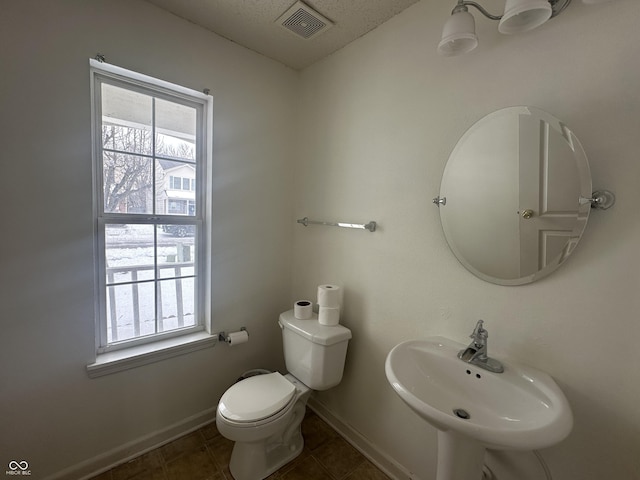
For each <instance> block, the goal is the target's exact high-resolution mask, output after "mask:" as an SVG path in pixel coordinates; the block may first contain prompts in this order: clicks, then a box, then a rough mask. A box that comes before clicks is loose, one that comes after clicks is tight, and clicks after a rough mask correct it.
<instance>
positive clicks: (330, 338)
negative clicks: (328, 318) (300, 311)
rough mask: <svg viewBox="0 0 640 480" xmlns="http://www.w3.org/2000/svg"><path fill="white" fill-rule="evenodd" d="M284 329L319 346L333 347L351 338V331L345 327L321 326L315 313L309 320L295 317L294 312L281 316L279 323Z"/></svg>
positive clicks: (290, 311)
mask: <svg viewBox="0 0 640 480" xmlns="http://www.w3.org/2000/svg"><path fill="white" fill-rule="evenodd" d="M278 323H279V324H280V326H281V327H282V328H286V329H289V330H291V331H293V332H295V333H297V334H298V335H300V336H302V337H304V338H306V339H307V340H310V341H311V342H313V343H316V344H318V345H333V344H335V343H339V342H343V341H345V340H349V339H350V338H351V330H349V329H348V328H347V327H345V326H343V325H332V326H328V325H320V323H318V315H316V314H315V313H314V314H313V316H312V317H311V318H310V319H309V320H300V319H297V318H296V317H295V315H294V314H293V310H289V311H288V312H284V313H282V314H280V320H279V321H278Z"/></svg>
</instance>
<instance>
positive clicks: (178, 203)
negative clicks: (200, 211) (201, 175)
mask: <svg viewBox="0 0 640 480" xmlns="http://www.w3.org/2000/svg"><path fill="white" fill-rule="evenodd" d="M156 182H157V187H156V188H157V194H156V213H157V214H159V215H162V214H166V215H189V216H194V215H195V214H196V210H195V201H196V192H195V190H191V182H193V183H194V184H195V183H196V169H195V165H192V164H189V163H184V162H174V161H171V160H158V161H157V162H156ZM184 187H186V188H185V189H184V190H183V188H184ZM190 202H192V203H191V204H190ZM190 205H192V206H191V207H190Z"/></svg>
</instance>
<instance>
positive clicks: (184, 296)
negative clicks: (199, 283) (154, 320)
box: [158, 278, 196, 332]
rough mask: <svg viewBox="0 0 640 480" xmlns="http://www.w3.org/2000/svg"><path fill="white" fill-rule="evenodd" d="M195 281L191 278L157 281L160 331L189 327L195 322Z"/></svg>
mask: <svg viewBox="0 0 640 480" xmlns="http://www.w3.org/2000/svg"><path fill="white" fill-rule="evenodd" d="M194 285H195V281H194V279H193V278H181V279H174V280H163V281H161V282H160V283H159V286H160V292H161V294H160V297H161V301H160V302H159V303H160V305H161V310H162V315H161V316H160V318H161V321H160V322H159V325H158V329H159V330H160V331H165V332H166V331H168V330H174V329H176V328H182V327H191V326H194V325H195V324H196V322H195V287H194Z"/></svg>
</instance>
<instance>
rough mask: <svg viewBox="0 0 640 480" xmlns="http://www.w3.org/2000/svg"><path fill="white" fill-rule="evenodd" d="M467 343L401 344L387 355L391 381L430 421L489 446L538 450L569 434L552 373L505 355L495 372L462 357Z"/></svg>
mask: <svg viewBox="0 0 640 480" xmlns="http://www.w3.org/2000/svg"><path fill="white" fill-rule="evenodd" d="M465 347H466V345H463V344H461V343H458V342H454V341H452V340H449V339H447V338H443V337H431V338H426V339H424V340H409V341H406V342H403V343H400V344H398V345H396V346H395V347H394V348H393V349H392V350H391V351H390V352H389V355H388V356H387V361H386V364H385V370H386V374H387V379H388V380H389V383H391V386H392V387H393V388H394V390H395V391H396V392H397V394H398V395H399V396H400V398H402V400H404V401H405V402H406V403H407V405H409V407H411V408H412V409H413V410H414V411H415V412H416V413H417V414H418V415H420V416H421V417H422V418H424V419H425V420H426V421H427V422H429V423H430V424H432V425H433V426H435V427H436V428H438V429H439V430H440V431H442V432H450V431H452V432H454V433H457V434H459V435H461V436H463V437H465V438H469V439H471V440H474V441H476V442H479V443H480V444H481V445H482V446H483V447H484V448H492V449H518V450H534V449H538V448H544V447H549V446H551V445H553V444H555V443H557V442H560V441H561V440H563V439H564V438H565V437H566V436H567V435H568V434H569V432H570V431H571V428H572V427H573V416H572V414H571V408H570V407H569V403H568V402H567V399H566V398H565V396H564V394H563V393H562V391H561V390H560V388H559V387H558V386H557V385H556V383H555V382H554V381H553V379H552V378H551V377H550V376H549V375H547V374H546V373H544V372H541V371H539V370H536V369H534V368H531V367H528V366H525V365H521V364H517V363H514V362H510V361H508V360H505V359H504V358H500V357H498V358H499V360H500V361H501V362H502V364H503V365H504V372H503V373H492V372H489V371H487V370H483V369H481V368H479V367H476V366H473V365H470V364H468V363H466V362H463V361H462V360H460V359H459V358H458V357H457V354H458V351H459V350H461V349H463V348H465ZM489 354H490V356H491V352H489ZM457 409H461V410H463V411H464V412H466V414H465V413H459V415H461V416H462V417H464V416H466V415H468V418H466V419H465V418H461V417H460V416H459V415H457V414H456V413H455V411H456V410H457Z"/></svg>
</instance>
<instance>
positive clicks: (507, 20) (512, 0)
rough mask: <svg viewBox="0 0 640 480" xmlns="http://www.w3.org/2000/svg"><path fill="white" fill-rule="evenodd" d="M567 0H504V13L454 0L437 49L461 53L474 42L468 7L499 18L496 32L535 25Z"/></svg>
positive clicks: (474, 44) (552, 13) (510, 31)
mask: <svg viewBox="0 0 640 480" xmlns="http://www.w3.org/2000/svg"><path fill="white" fill-rule="evenodd" d="M583 1H594V0H583ZM570 3H571V0H506V2H505V5H504V13H503V14H502V15H492V14H490V13H489V12H487V11H486V10H485V9H484V8H483V7H482V6H481V5H479V4H478V3H476V2H473V1H469V0H458V3H457V5H456V6H455V7H454V9H453V11H452V12H451V17H449V19H448V20H447V22H446V23H445V24H444V28H443V30H442V40H441V41H440V43H439V44H438V53H439V54H440V55H445V56H453V55H462V54H463V53H467V52H470V51H471V50H473V49H474V48H476V47H477V46H478V37H477V36H476V25H475V20H474V18H473V16H472V15H471V14H470V13H469V8H468V7H474V8H476V9H478V11H479V12H480V13H482V14H483V15H484V16H485V17H487V18H489V19H491V20H499V21H500V23H499V24H498V31H499V32H500V33H505V34H512V33H520V32H526V31H527V30H531V29H534V28H536V27H539V26H540V25H542V24H543V23H544V22H546V21H547V20H549V19H550V18H553V17H555V16H557V15H559V14H560V13H561V12H562V11H563V10H564V9H565V8H567V7H568V6H569V4H570Z"/></svg>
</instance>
